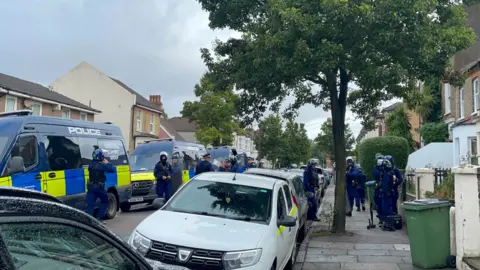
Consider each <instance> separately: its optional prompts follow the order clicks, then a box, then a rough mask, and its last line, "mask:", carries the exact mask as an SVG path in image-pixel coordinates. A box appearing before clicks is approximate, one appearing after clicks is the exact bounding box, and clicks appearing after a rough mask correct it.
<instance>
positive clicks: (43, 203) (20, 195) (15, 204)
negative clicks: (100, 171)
mask: <svg viewBox="0 0 480 270" xmlns="http://www.w3.org/2000/svg"><path fill="white" fill-rule="evenodd" d="M38 193H41V192H37V191H32V190H27V189H23V190H22V189H15V188H7V187H1V188H0V209H2V217H8V216H38V217H53V218H62V219H65V220H70V221H76V222H79V223H82V224H85V225H87V226H90V227H92V228H95V229H97V230H100V231H102V232H106V233H110V234H113V235H115V234H114V233H112V231H110V230H109V229H108V228H107V227H105V226H104V225H103V224H102V223H100V222H99V221H98V220H96V219H95V218H93V217H92V216H90V215H88V214H86V213H85V212H83V211H80V210H78V209H75V208H73V207H70V206H68V205H65V204H63V203H62V202H60V201H59V200H58V199H56V198H54V197H52V196H50V195H48V194H45V193H43V194H44V196H42V195H41V194H38ZM116 237H117V236H116ZM117 238H118V237H117ZM118 239H119V240H121V239H120V238H118Z"/></svg>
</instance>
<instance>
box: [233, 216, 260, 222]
mask: <svg viewBox="0 0 480 270" xmlns="http://www.w3.org/2000/svg"><path fill="white" fill-rule="evenodd" d="M226 218H228V219H234V220H242V221H248V222H250V221H253V222H264V221H265V220H264V219H260V218H251V217H228V216H227V217H226Z"/></svg>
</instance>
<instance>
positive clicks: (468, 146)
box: [442, 5, 480, 166]
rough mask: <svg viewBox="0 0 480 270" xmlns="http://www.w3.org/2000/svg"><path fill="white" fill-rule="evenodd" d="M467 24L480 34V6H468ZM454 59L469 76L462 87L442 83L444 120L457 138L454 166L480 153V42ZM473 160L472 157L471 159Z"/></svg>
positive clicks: (453, 61)
mask: <svg viewBox="0 0 480 270" xmlns="http://www.w3.org/2000/svg"><path fill="white" fill-rule="evenodd" d="M466 11H467V13H468V22H467V26H469V27H471V28H473V29H474V31H475V33H476V35H477V36H480V5H475V6H471V7H469V8H467V9H466ZM450 61H451V65H452V67H453V69H454V70H455V71H460V72H462V73H466V75H467V78H466V80H465V83H464V84H463V85H462V86H461V87H454V86H453V85H450V84H449V83H447V82H442V111H443V120H444V121H445V123H446V124H448V127H449V134H450V139H452V140H453V144H454V145H453V149H454V150H453V156H454V166H458V165H460V163H461V161H462V160H469V159H470V158H472V157H477V155H478V148H479V147H480V145H478V142H479V140H480V138H479V137H480V135H479V131H480V121H479V120H480V117H479V116H480V113H479V110H480V103H479V102H480V100H479V97H478V95H479V75H480V41H479V40H478V39H477V42H476V43H475V44H474V45H473V46H471V47H470V48H468V49H465V50H463V51H460V52H458V53H456V54H455V55H454V56H453V57H452V59H451V60H450ZM469 161H470V162H471V161H472V160H471V159H470V160H469Z"/></svg>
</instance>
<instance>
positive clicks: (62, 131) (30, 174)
mask: <svg viewBox="0 0 480 270" xmlns="http://www.w3.org/2000/svg"><path fill="white" fill-rule="evenodd" d="M30 114H31V111H28V110H23V111H15V112H9V113H2V114H0V158H1V159H0V172H1V176H0V186H11V187H19V188H27V189H33V190H37V191H41V192H45V193H48V194H50V195H52V196H54V197H57V198H58V199H60V200H61V201H63V202H64V203H65V204H67V205H69V206H72V207H75V208H77V209H80V210H85V209H86V201H85V198H86V191H87V182H88V178H89V177H88V165H89V164H90V162H91V161H92V152H93V150H94V147H99V148H100V149H102V150H103V152H104V154H105V158H106V159H107V160H108V161H109V162H110V164H112V165H113V166H114V168H115V172H114V173H109V174H108V175H107V182H106V185H105V189H106V190H107V192H108V201H109V202H108V209H107V218H110V219H111V218H114V217H115V215H116V214H117V211H118V209H119V208H120V205H122V204H124V203H125V202H128V200H129V199H130V197H131V194H132V187H131V183H130V165H129V162H128V155H127V152H126V150H125V143H124V140H123V136H122V133H121V131H120V128H118V127H116V126H114V125H112V124H110V123H93V122H88V121H80V120H71V119H63V118H58V117H47V116H34V115H30Z"/></svg>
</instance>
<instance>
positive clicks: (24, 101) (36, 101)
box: [0, 73, 101, 121]
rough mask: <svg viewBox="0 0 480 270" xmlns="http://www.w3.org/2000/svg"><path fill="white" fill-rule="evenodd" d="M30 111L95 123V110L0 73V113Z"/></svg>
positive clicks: (36, 113) (45, 88) (42, 87)
mask: <svg viewBox="0 0 480 270" xmlns="http://www.w3.org/2000/svg"><path fill="white" fill-rule="evenodd" d="M23 109H30V110H31V111H32V114H34V115H43V116H55V117H63V118H70V119H78V120H84V121H94V116H95V114H99V113H101V111H99V110H96V109H93V108H92V107H90V106H87V105H84V104H82V103H80V102H78V101H76V100H73V99H71V98H69V97H66V96H64V95H62V94H59V93H57V92H53V91H51V90H50V89H48V88H47V87H44V86H42V85H40V84H37V83H34V82H29V81H26V80H22V79H19V78H16V77H12V76H9V75H5V74H2V73H0V112H11V111H16V110H23Z"/></svg>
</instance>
